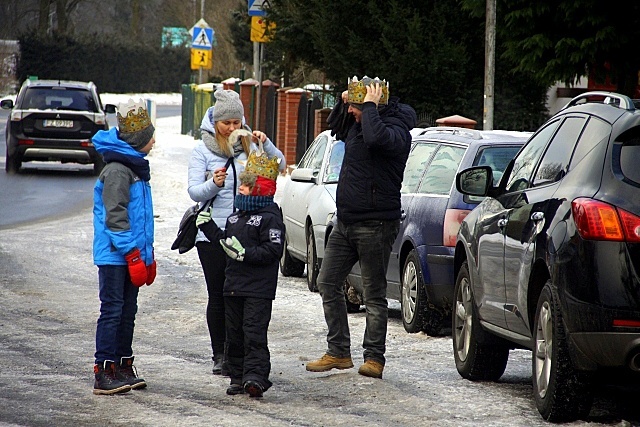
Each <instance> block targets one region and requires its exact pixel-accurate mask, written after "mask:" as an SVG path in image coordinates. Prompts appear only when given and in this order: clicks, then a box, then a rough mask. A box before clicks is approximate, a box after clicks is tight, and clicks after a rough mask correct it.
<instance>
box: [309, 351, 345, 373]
mask: <svg viewBox="0 0 640 427" xmlns="http://www.w3.org/2000/svg"><path fill="white" fill-rule="evenodd" d="M306 368H307V371H311V372H325V371H330V370H331V369H349V368H353V361H352V360H351V356H348V357H333V356H330V355H328V354H325V355H324V356H322V357H321V358H320V359H318V360H314V361H312V362H308V363H307V366H306Z"/></svg>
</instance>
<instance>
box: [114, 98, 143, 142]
mask: <svg viewBox="0 0 640 427" xmlns="http://www.w3.org/2000/svg"><path fill="white" fill-rule="evenodd" d="M117 118H118V130H119V131H120V132H121V133H125V134H126V133H131V132H139V131H141V130H144V129H146V128H147V127H149V126H150V125H151V118H149V113H148V112H147V109H146V106H145V103H144V101H143V100H142V99H139V100H137V101H134V100H133V99H131V98H129V100H128V101H127V102H124V103H121V104H118V114H117Z"/></svg>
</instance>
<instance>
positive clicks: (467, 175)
mask: <svg viewBox="0 0 640 427" xmlns="http://www.w3.org/2000/svg"><path fill="white" fill-rule="evenodd" d="M492 184H493V172H492V171H491V167H490V166H476V167H473V168H469V169H465V170H463V171H462V172H458V174H456V189H457V190H458V191H459V192H461V193H462V194H467V195H469V196H480V197H484V196H487V195H488V194H489V190H490V189H491V188H492Z"/></svg>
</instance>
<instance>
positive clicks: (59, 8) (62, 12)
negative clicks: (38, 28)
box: [56, 0, 69, 34]
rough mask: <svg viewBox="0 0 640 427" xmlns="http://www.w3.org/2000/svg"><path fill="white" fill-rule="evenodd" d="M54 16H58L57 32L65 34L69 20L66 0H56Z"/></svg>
mask: <svg viewBox="0 0 640 427" xmlns="http://www.w3.org/2000/svg"><path fill="white" fill-rule="evenodd" d="M56 17H57V18H58V29H57V32H58V33H59V34H67V30H68V28H67V25H68V22H69V20H68V19H67V0H56Z"/></svg>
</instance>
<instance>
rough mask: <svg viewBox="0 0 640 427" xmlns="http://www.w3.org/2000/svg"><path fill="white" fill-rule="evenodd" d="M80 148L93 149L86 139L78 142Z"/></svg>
mask: <svg viewBox="0 0 640 427" xmlns="http://www.w3.org/2000/svg"><path fill="white" fill-rule="evenodd" d="M80 146H81V147H93V144H92V143H91V141H89V140H88V139H84V140H82V141H80Z"/></svg>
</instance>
